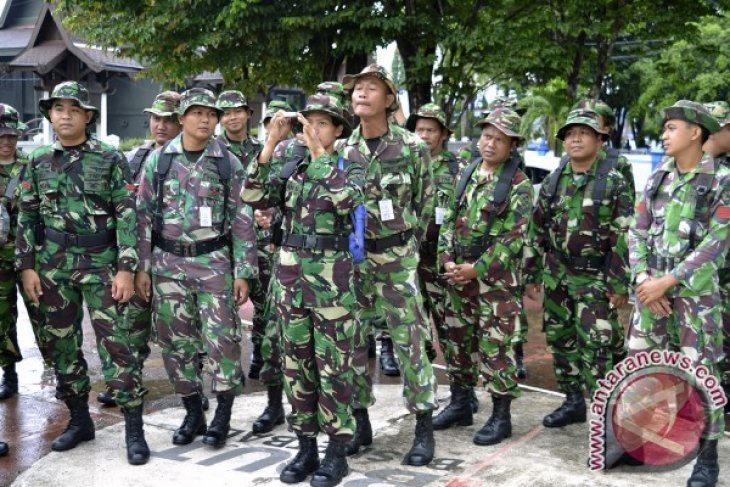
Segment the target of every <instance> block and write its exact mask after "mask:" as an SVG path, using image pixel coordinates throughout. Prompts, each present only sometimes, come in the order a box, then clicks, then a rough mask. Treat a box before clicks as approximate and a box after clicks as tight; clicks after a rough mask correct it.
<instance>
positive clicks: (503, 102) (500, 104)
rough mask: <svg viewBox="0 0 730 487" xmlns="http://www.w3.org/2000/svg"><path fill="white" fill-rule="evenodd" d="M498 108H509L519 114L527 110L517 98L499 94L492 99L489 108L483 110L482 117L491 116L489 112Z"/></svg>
mask: <svg viewBox="0 0 730 487" xmlns="http://www.w3.org/2000/svg"><path fill="white" fill-rule="evenodd" d="M496 108H509V109H510V110H512V111H513V112H515V113H516V114H517V115H520V116H522V115H523V113H524V112H525V109H524V108H520V106H519V102H518V101H517V100H515V99H514V98H508V97H506V96H498V97H497V98H495V99H494V100H492V101H491V102H490V103H489V104H488V105H487V108H485V109H483V110H482V111H481V114H482V118H486V117H487V116H489V113H490V112H491V111H492V110H494V109H496Z"/></svg>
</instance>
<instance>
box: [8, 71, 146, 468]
mask: <svg viewBox="0 0 730 487" xmlns="http://www.w3.org/2000/svg"><path fill="white" fill-rule="evenodd" d="M38 105H39V109H40V111H41V113H42V114H43V116H44V117H46V118H47V119H48V120H50V122H51V124H52V126H53V129H54V131H55V132H56V135H57V140H56V143H55V144H53V145H48V146H43V147H40V148H38V149H36V150H35V151H33V153H32V154H31V156H30V161H29V163H28V171H27V173H26V175H25V178H24V179H23V181H22V183H21V188H22V189H21V194H20V213H19V215H18V235H17V240H16V251H15V252H16V254H15V255H16V268H17V269H18V270H19V271H20V272H21V276H22V280H23V287H24V289H25V292H26V293H27V294H28V296H29V297H30V299H31V300H32V301H33V302H34V303H35V304H36V305H38V304H40V311H41V314H42V315H43V319H44V331H43V333H44V335H45V337H46V340H47V342H46V343H47V347H48V349H47V350H48V353H49V354H50V356H51V358H52V360H53V366H54V369H55V371H56V382H57V385H56V397H57V398H58V399H62V400H64V401H65V402H66V405H67V406H68V408H69V410H70V411H71V420H70V422H69V424H68V427H67V428H66V430H65V431H64V432H63V434H61V436H59V437H58V438H57V439H56V440H55V441H54V442H53V444H52V445H51V448H52V449H53V450H55V451H64V450H69V449H71V448H74V447H75V446H76V445H77V444H78V443H80V442H82V441H89V440H92V439H93V438H94V435H95V432H94V423H93V421H92V420H91V416H90V415H89V405H88V400H89V391H90V390H91V386H90V383H89V377H88V375H87V365H86V360H84V355H83V352H82V350H81V343H82V339H83V333H82V329H81V321H82V319H83V313H82V304H83V302H86V305H87V307H88V311H89V315H90V317H91V326H92V328H93V330H94V334H95V335H96V340H97V348H98V350H99V358H100V360H101V365H102V371H103V373H104V379H105V380H106V382H107V384H108V385H109V386H110V387H111V388H112V390H113V391H114V398H115V400H116V401H117V403H118V404H119V405H120V406H121V407H122V409H123V411H124V418H125V422H126V443H127V459H128V461H129V463H131V464H134V465H139V464H143V463H146V462H147V460H148V459H149V454H150V451H149V448H148V447H147V442H146V441H145V438H144V431H143V425H142V396H143V394H144V392H145V391H144V390H143V388H142V381H141V373H140V368H139V363H138V361H137V360H136V359H135V357H134V354H133V352H132V350H131V347H130V343H129V323H128V322H127V320H126V313H125V307H126V303H127V302H128V301H129V299H130V298H131V297H132V294H133V293H134V271H135V270H136V268H137V261H138V258H137V251H136V250H135V247H136V244H137V239H136V234H135V225H136V217H135V212H134V185H133V184H132V180H131V175H130V174H129V168H128V166H127V161H126V160H125V159H124V155H123V154H122V153H120V152H119V151H117V150H115V149H114V148H112V147H111V146H109V145H107V144H104V143H102V142H99V141H98V140H95V139H93V138H91V137H90V136H89V134H88V131H87V130H88V127H89V126H91V125H92V124H93V123H94V121H95V120H96V117H97V116H98V110H97V109H96V108H95V107H93V106H91V105H89V93H88V92H87V91H86V88H84V87H83V86H81V85H80V84H79V83H76V82H74V81H67V82H64V83H61V84H59V85H57V86H56V87H55V88H54V89H53V92H52V94H51V97H50V98H46V99H42V100H40V102H39V103H38Z"/></svg>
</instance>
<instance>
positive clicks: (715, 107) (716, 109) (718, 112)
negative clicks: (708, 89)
mask: <svg viewBox="0 0 730 487" xmlns="http://www.w3.org/2000/svg"><path fill="white" fill-rule="evenodd" d="M705 108H706V109H707V111H708V112H710V115H712V116H713V117H715V120H717V123H719V124H720V127H724V126H726V125H727V124H728V122H730V105H728V104H727V102H725V101H713V102H710V103H705Z"/></svg>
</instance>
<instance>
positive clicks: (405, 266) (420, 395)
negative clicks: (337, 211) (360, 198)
mask: <svg viewBox="0 0 730 487" xmlns="http://www.w3.org/2000/svg"><path fill="white" fill-rule="evenodd" d="M343 81H344V86H345V88H346V89H347V90H349V91H350V92H351V100H352V108H353V112H354V114H355V115H357V116H358V117H360V125H359V126H358V127H357V128H356V129H355V130H354V132H353V133H352V135H351V136H350V137H349V138H348V139H347V140H346V141H343V143H342V144H341V146H340V148H339V153H340V155H341V156H342V157H344V158H345V159H346V160H348V161H350V163H358V164H359V163H362V164H364V165H365V167H366V168H367V169H366V170H367V176H366V179H367V183H366V186H365V203H364V204H365V207H366V209H367V222H366V228H365V239H366V240H365V248H366V251H367V256H366V258H365V261H364V262H363V263H362V264H360V266H359V269H358V274H359V275H358V278H359V283H358V286H359V295H358V300H359V302H360V305H361V307H362V308H363V309H369V308H374V309H377V310H378V312H379V313H380V314H381V315H382V317H383V318H384V319H385V321H386V323H387V326H388V328H389V331H390V335H391V336H392V337H393V340H394V341H395V344H396V352H397V354H398V358H399V360H400V362H401V364H403V368H404V370H403V381H404V390H403V396H404V398H405V400H406V404H407V407H408V410H409V411H410V412H412V413H416V432H415V439H414V441H413V446H412V448H411V450H410V452H409V453H408V455H407V457H406V459H405V462H406V463H408V464H410V465H415V466H421V465H426V464H428V463H430V462H431V460H432V459H433V454H434V447H435V442H434V439H433V425H432V414H433V410H434V409H436V407H437V403H436V379H435V377H434V374H433V368H432V366H431V361H430V360H429V358H428V356H427V355H426V340H427V338H428V331H427V329H426V322H425V311H424V309H423V298H422V296H421V293H420V292H419V283H418V274H417V266H418V248H419V246H420V243H421V241H422V240H423V237H424V235H425V233H426V228H427V226H428V222H430V221H431V216H432V214H433V192H432V189H431V181H432V176H431V170H430V168H431V161H430V155H429V153H428V148H427V147H426V145H425V144H424V143H423V141H421V140H420V139H419V138H418V137H417V136H416V135H414V134H412V133H411V132H408V131H407V130H405V129H403V128H401V127H399V126H398V125H395V124H392V123H388V121H387V120H388V119H387V116H388V112H392V111H394V110H395V109H396V107H397V106H398V102H397V98H396V94H397V89H396V87H395V84H394V83H393V79H392V77H391V76H390V73H388V72H387V71H386V70H385V68H383V67H381V66H378V65H377V64H372V65H370V66H367V67H366V68H365V69H363V71H362V72H360V73H359V74H356V75H347V76H345V78H344V80H343ZM368 332H369V330H367V326H365V325H364V324H363V333H362V334H361V336H360V337H359V342H358V344H357V349H356V352H355V354H356V355H355V367H356V376H355V399H354V401H355V410H354V415H355V417H356V419H357V432H356V434H355V438H354V439H353V442H352V443H351V444H350V446H349V447H348V453H355V452H357V451H358V450H359V447H360V445H368V444H370V443H371V442H372V429H371V427H370V420H369V418H368V414H367V408H368V407H369V406H370V405H372V404H373V403H374V401H375V398H374V397H373V395H372V383H371V380H370V377H369V376H368V374H367V353H368V341H367V334H368Z"/></svg>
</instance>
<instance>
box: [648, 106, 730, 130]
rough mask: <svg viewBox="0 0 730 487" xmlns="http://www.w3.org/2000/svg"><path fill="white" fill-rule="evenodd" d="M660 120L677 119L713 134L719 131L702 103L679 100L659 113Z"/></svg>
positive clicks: (718, 125)
mask: <svg viewBox="0 0 730 487" xmlns="http://www.w3.org/2000/svg"><path fill="white" fill-rule="evenodd" d="M660 113H661V115H662V119H663V120H664V121H665V122H666V121H667V120H673V119H679V120H684V121H686V122H689V123H694V124H696V125H699V126H700V127H704V128H705V129H706V130H707V131H708V132H710V133H711V134H714V133H715V132H717V131H718V130H720V124H719V122H718V121H717V119H715V117H713V116H712V114H710V112H709V111H708V110H707V108H705V106H704V105H703V104H702V103H697V102H696V101H690V100H679V101H678V102H677V103H675V104H674V105H672V106H671V107H667V108H664V109H663V110H662V111H661V112H660Z"/></svg>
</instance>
